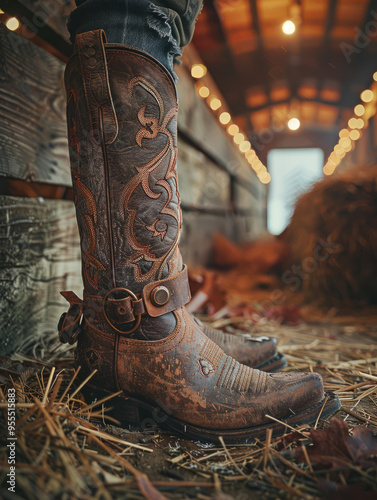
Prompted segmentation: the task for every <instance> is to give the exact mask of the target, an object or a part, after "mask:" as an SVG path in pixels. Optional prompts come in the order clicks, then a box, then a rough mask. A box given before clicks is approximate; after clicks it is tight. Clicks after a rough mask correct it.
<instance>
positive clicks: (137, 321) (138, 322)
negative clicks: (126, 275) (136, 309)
mask: <svg viewBox="0 0 377 500" xmlns="http://www.w3.org/2000/svg"><path fill="white" fill-rule="evenodd" d="M114 292H125V293H126V294H128V295H129V296H130V297H132V298H133V299H134V300H137V297H136V295H135V294H134V293H133V292H131V290H128V289H127V288H113V289H112V290H110V291H109V292H107V294H106V295H105V296H104V298H103V315H104V317H105V320H106V321H107V322H108V324H109V325H110V326H111V328H113V329H114V330H115V331H116V332H118V333H120V334H121V335H130V333H132V332H134V331H135V330H136V328H137V327H138V326H139V325H140V322H141V314H136V315H135V316H136V319H135V321H136V323H135V325H134V326H133V328H132V329H131V330H128V331H126V332H124V331H123V330H119V329H118V328H117V327H116V326H114V325H113V324H112V322H111V321H110V319H109V317H108V316H107V313H106V301H107V299H108V298H109V296H110V295H111V294H112V293H114ZM126 297H127V295H126ZM126 297H123V298H126Z"/></svg>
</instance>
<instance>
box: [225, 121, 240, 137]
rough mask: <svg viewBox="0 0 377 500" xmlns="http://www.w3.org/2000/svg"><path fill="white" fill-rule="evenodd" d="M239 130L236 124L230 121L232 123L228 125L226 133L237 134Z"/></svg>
mask: <svg viewBox="0 0 377 500" xmlns="http://www.w3.org/2000/svg"><path fill="white" fill-rule="evenodd" d="M239 131H240V129H239V128H238V126H237V125H236V124H235V123H232V125H229V127H228V134H229V135H236V134H238V132H239Z"/></svg>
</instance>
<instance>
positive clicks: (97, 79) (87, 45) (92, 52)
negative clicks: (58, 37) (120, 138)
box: [75, 30, 118, 144]
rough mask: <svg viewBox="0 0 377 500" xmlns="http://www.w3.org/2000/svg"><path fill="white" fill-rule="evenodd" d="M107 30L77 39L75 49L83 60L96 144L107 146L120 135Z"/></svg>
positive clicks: (83, 73) (91, 32)
mask: <svg viewBox="0 0 377 500" xmlns="http://www.w3.org/2000/svg"><path fill="white" fill-rule="evenodd" d="M105 43H106V35H105V32H104V31H103V30H97V31H88V32H86V33H81V34H79V35H77V36H76V40H75V48H76V51H77V54H78V57H79V61H80V67H81V72H82V78H83V87H84V93H85V100H86V105H87V109H88V114H89V118H90V122H91V125H92V127H91V130H92V134H93V137H94V140H95V141H96V142H97V143H100V141H101V140H102V137H103V138H104V140H105V144H111V143H113V142H114V140H115V139H116V137H117V135H118V120H117V117H116V113H115V109H114V105H113V99H112V95H111V89H110V83H109V75H108V72H107V61H106V53H105V46H104V44H105Z"/></svg>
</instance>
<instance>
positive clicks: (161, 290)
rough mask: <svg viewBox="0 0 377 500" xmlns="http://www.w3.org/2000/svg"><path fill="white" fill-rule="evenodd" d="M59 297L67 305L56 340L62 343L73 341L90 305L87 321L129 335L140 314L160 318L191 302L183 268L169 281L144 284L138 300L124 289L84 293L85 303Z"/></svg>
mask: <svg viewBox="0 0 377 500" xmlns="http://www.w3.org/2000/svg"><path fill="white" fill-rule="evenodd" d="M61 294H62V295H63V297H64V298H65V299H66V300H67V301H68V302H69V303H70V308H69V310H68V313H66V315H65V316H64V315H63V316H64V318H63V316H62V319H61V324H59V337H60V340H61V341H62V342H64V343H66V342H68V343H73V342H75V341H76V339H77V336H78V334H79V333H80V332H79V327H80V320H81V316H82V314H83V310H84V309H85V304H90V307H89V310H90V317H89V318H88V319H91V320H93V319H95V320H97V321H98V320H99V321H103V320H105V321H106V322H107V323H108V324H109V325H110V326H111V327H112V328H113V329H114V330H115V331H116V332H117V333H120V334H122V335H129V334H130V333H132V332H133V331H134V330H135V329H136V328H137V327H138V326H139V324H140V319H141V316H142V315H143V314H148V315H149V316H152V317H158V316H162V315H164V314H167V313H169V312H172V311H174V310H175V309H178V308H179V307H181V306H184V305H185V304H187V302H189V300H190V298H191V293H190V287H189V283H188V274H187V267H186V266H184V268H183V270H182V271H181V272H180V273H179V274H177V275H176V276H174V277H172V278H167V279H164V280H159V281H154V282H152V283H149V284H147V285H146V286H145V287H144V288H143V290H142V292H141V294H140V296H139V297H138V296H136V295H135V294H134V293H133V292H132V291H131V290H128V289H127V288H114V289H113V290H110V291H109V292H107V294H106V295H104V296H95V295H89V294H87V293H85V292H84V301H82V300H81V299H79V298H78V297H77V295H75V294H74V293H73V292H61ZM85 316H87V315H86V314H85ZM130 324H131V325H130ZM122 327H123V328H122ZM73 337H74V340H73V341H72V338H73Z"/></svg>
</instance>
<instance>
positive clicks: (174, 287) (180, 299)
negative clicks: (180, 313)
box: [143, 266, 191, 318]
mask: <svg viewBox="0 0 377 500" xmlns="http://www.w3.org/2000/svg"><path fill="white" fill-rule="evenodd" d="M157 287H165V288H166V289H167V290H168V292H169V300H168V301H167V302H166V304H164V305H161V306H158V305H155V304H154V303H153V302H152V294H153V291H154V290H155V289H156V288H157ZM190 298H191V293H190V287H189V282H188V274H187V266H184V268H183V271H181V272H180V273H179V274H177V275H176V276H173V278H168V279H165V280H160V281H154V282H153V283H149V284H148V285H146V286H145V287H144V289H143V299H144V303H145V307H146V309H147V313H148V314H149V316H152V317H154V318H156V317H158V316H162V315H163V314H166V313H168V312H171V311H174V309H178V307H181V306H184V305H185V304H187V302H188V301H189V300H190Z"/></svg>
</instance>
